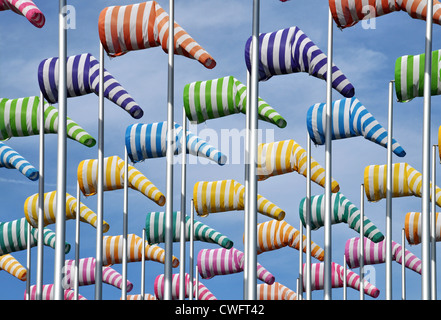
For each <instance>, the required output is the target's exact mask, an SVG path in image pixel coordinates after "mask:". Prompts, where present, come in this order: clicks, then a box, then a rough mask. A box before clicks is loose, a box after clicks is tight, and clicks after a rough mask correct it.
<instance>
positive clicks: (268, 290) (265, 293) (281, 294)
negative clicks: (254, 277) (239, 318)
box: [257, 282, 297, 300]
mask: <svg viewBox="0 0 441 320" xmlns="http://www.w3.org/2000/svg"><path fill="white" fill-rule="evenodd" d="M257 300H297V293H295V292H294V291H292V290H291V289H289V288H288V287H285V286H284V285H283V284H281V283H279V282H274V283H273V284H271V285H269V284H267V283H259V284H258V285H257Z"/></svg>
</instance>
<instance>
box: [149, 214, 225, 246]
mask: <svg viewBox="0 0 441 320" xmlns="http://www.w3.org/2000/svg"><path fill="white" fill-rule="evenodd" d="M190 227H191V219H190V217H188V216H186V217H185V229H186V230H185V241H190ZM193 228H194V240H195V241H198V240H199V241H203V242H208V243H217V244H218V245H220V246H221V247H223V248H226V249H230V248H231V247H232V246H233V241H231V240H230V239H229V238H227V237H226V236H224V235H223V234H222V233H220V232H218V231H216V230H214V229H212V228H210V227H209V226H207V225H206V224H203V223H202V222H199V221H196V220H194V224H193ZM145 230H146V241H147V242H148V243H164V242H165V234H164V233H165V212H149V213H147V216H146V219H145ZM180 239H181V212H180V211H174V212H173V242H179V241H180Z"/></svg>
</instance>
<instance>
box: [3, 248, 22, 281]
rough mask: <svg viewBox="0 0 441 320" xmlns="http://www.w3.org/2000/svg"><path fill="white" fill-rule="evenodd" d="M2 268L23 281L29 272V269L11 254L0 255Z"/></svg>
mask: <svg viewBox="0 0 441 320" xmlns="http://www.w3.org/2000/svg"><path fill="white" fill-rule="evenodd" d="M0 270H5V271H6V272H7V273H9V274H10V275H12V276H14V277H16V278H17V279H18V280H21V281H26V278H27V274H28V270H27V269H26V268H25V267H23V266H22V265H21V264H20V262H18V261H17V259H15V258H14V257H13V256H11V255H10V254H5V255H2V256H0Z"/></svg>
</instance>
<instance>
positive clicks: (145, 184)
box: [77, 156, 165, 206]
mask: <svg viewBox="0 0 441 320" xmlns="http://www.w3.org/2000/svg"><path fill="white" fill-rule="evenodd" d="M103 166H104V173H105V174H104V182H103V190H104V191H111V190H116V189H123V188H124V160H122V159H121V158H120V157H118V156H112V157H107V158H104V165H103ZM77 177H78V184H79V186H80V190H81V192H82V193H83V194H84V195H85V196H86V197H87V196H91V195H94V194H96V193H97V189H98V180H97V179H98V160H97V159H88V160H83V161H81V162H80V164H79V165H78V170H77ZM128 182H129V187H130V188H132V189H134V190H137V191H139V192H141V193H142V194H143V195H145V196H146V197H147V198H149V199H150V200H152V201H153V202H155V203H156V204H157V205H159V206H163V205H164V204H165V196H164V194H163V193H162V192H161V191H159V189H158V188H157V187H156V186H155V185H154V184H153V183H152V182H151V181H150V180H149V179H147V178H146V177H145V176H144V175H143V174H142V173H141V172H140V171H139V170H138V169H136V168H135V167H133V166H131V165H128Z"/></svg>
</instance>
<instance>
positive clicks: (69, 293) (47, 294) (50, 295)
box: [24, 284, 87, 300]
mask: <svg viewBox="0 0 441 320" xmlns="http://www.w3.org/2000/svg"><path fill="white" fill-rule="evenodd" d="M30 291H31V294H30V297H29V299H30V300H37V286H36V285H33V286H31V288H30ZM54 296H55V289H54V285H53V284H44V285H43V288H42V291H41V299H42V300H55V297H54ZM24 299H25V300H26V290H25V294H24ZM64 300H75V291H74V290H72V289H65V290H64ZM78 300H87V299H86V298H85V297H83V296H82V295H81V294H78Z"/></svg>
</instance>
